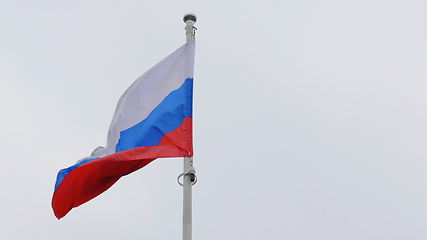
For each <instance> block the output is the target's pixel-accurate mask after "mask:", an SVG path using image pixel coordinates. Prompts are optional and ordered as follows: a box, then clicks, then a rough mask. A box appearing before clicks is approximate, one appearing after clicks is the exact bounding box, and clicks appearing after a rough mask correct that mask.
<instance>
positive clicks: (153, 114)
mask: <svg viewBox="0 0 427 240" xmlns="http://www.w3.org/2000/svg"><path fill="white" fill-rule="evenodd" d="M194 49H195V42H194V41H191V42H189V43H186V44H184V45H183V46H182V47H180V48H178V49H177V50H176V51H174V52H173V53H172V54H170V55H169V56H168V57H166V58H165V59H163V60H162V61H161V62H160V63H158V64H157V65H155V66H154V67H153V68H151V69H150V70H148V71H147V72H146V73H145V74H144V75H142V76H141V77H139V78H138V79H137V80H136V81H135V82H134V83H133V84H132V85H131V86H130V87H129V88H128V89H127V90H126V91H125V93H124V94H123V95H122V97H121V98H120V100H119V102H118V104H117V107H116V110H115V112H114V116H113V120H112V121H111V125H110V129H109V132H108V139H107V145H106V147H98V148H97V149H95V150H94V151H93V153H92V154H91V156H89V157H87V158H84V159H82V160H79V161H78V162H77V163H76V164H74V165H73V166H71V167H68V168H65V169H62V170H60V171H59V173H58V176H57V179H56V183H55V190H54V193H53V197H52V208H53V211H54V213H55V216H56V217H57V218H58V219H60V218H62V217H64V216H65V215H66V214H67V213H68V212H69V211H70V210H71V209H72V208H74V207H78V206H80V205H81V204H83V203H85V202H87V201H89V200H91V199H92V198H94V197H96V196H98V195H99V194H101V193H102V192H104V191H105V190H107V189H108V188H109V187H111V186H112V185H113V184H114V183H115V182H116V181H117V180H119V179H120V178H121V177H122V176H124V175H126V174H129V173H132V172H134V171H136V170H138V169H140V168H142V167H144V166H145V165H147V164H149V163H150V162H151V161H153V160H154V159H156V158H165V157H191V156H193V144H192V97H193V69H194Z"/></svg>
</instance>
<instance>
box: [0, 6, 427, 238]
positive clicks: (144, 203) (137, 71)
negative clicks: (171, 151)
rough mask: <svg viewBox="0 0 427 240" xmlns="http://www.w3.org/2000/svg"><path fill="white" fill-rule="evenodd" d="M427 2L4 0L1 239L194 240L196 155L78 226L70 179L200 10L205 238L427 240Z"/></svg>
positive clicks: (167, 165)
mask: <svg viewBox="0 0 427 240" xmlns="http://www.w3.org/2000/svg"><path fill="white" fill-rule="evenodd" d="M426 8H427V3H426V2H425V1H421V0H419V1H413V0H406V1H403V0H402V1H394V0H387V1H386V0H383V1H379V0H369V1H367V0H362V1H360V0H357V1H356V0H354V1H349V0H345V1H338V0H335V1H332V0H324V1H313V0H311V1H309V0H303V1H268V0H264V1H247V0H246V1H222V0H217V1H195V0H191V1H188V0H187V1H173V0H171V1H162V0H159V1H136V0H133V1H131V0H123V1H100V0H98V1H53V0H52V1H46V0H40V1H29V0H28V1H19V0H18V1H7V0H2V1H0V80H1V87H0V107H1V120H0V123H1V124H0V131H1V133H2V138H1V140H0V144H1V146H2V147H1V149H0V153H1V156H2V161H1V162H2V165H1V169H2V173H1V174H0V189H1V190H2V193H1V198H0V203H1V204H0V212H1V214H0V226H1V231H0V238H1V239H43V240H45V239H47V240H49V239H63V240H67V239H118V238H120V239H161V240H163V239H180V238H181V204H182V192H181V188H180V187H179V186H178V185H177V183H176V177H177V175H178V174H179V173H181V171H182V160H181V159H159V160H157V161H155V162H153V163H151V164H150V165H149V166H147V167H145V168H143V169H142V170H140V171H138V172H135V173H133V174H131V175H129V176H126V177H124V178H122V179H121V180H120V181H119V182H118V183H116V184H115V185H114V186H113V187H112V188H111V189H110V190H108V191H107V192H106V193H104V194H102V195H101V196H99V197H97V198H96V199H94V200H92V201H90V202H89V203H87V204H85V205H83V206H81V207H79V208H77V209H74V210H72V211H71V212H70V213H69V214H68V215H67V216H66V217H65V218H64V219H62V220H61V221H58V220H56V218H55V217H54V215H53V212H52V210H51V207H50V201H51V196H52V192H53V186H54V182H55V178H56V173H57V171H58V170H59V169H61V168H64V167H67V166H70V165H72V164H73V163H74V162H75V161H76V160H78V159H80V158H82V157H85V156H87V155H88V154H90V152H91V151H92V150H93V149H94V148H95V147H96V146H99V145H105V141H106V135H107V130H108V126H109V123H110V120H111V117H112V115H113V111H114V109H115V106H116V102H117V100H118V98H119V97H120V95H121V94H122V93H123V91H124V90H125V89H126V88H127V87H128V86H129V85H130V84H131V83H132V82H133V81H134V80H135V79H136V78H137V77H138V76H139V75H141V74H142V73H143V72H145V71H146V70H147V69H148V68H149V67H151V66H153V65H154V64H155V63H157V62H158V61H159V60H161V59H162V58H163V57H165V56H166V55H168V54H169V53H170V52H172V51H173V50H174V49H176V48H178V47H179V46H180V45H181V44H182V43H184V41H185V36H184V23H183V22H182V20H181V18H182V16H183V15H184V14H185V13H187V12H189V11H191V12H195V13H196V14H197V15H198V17H199V21H198V22H197V24H196V26H197V27H198V29H199V30H198V31H197V47H196V67H195V97H194V121H195V122H194V131H195V136H194V141H195V166H196V170H197V172H198V177H199V182H198V183H197V185H196V186H195V188H194V193H193V196H194V206H193V207H194V208H193V221H194V225H193V229H194V233H193V236H194V239H204V240H217V239H245V240H258V239H292V240H309V239H313V240H314V239H315V240H323V239H324V240H343V239H345V240H359V239H361V240H362V239H363V240H370V239H372V240H378V239H387V240H394V239H398V240H408V239H410V240H418V239H420V240H421V239H423V240H424V239H427V175H426V174H425V172H426V170H427V161H426V158H427V157H426V143H427V125H426V123H427V96H426V91H427V82H426V80H427V70H426V66H427V45H426V42H427V26H426V25H427V15H426V14H425V10H426Z"/></svg>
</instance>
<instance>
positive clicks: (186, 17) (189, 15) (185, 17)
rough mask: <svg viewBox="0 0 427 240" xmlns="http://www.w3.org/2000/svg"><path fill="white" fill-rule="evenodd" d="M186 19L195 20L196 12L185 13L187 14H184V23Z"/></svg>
mask: <svg viewBox="0 0 427 240" xmlns="http://www.w3.org/2000/svg"><path fill="white" fill-rule="evenodd" d="M187 21H193V22H196V21H197V17H196V14H194V13H187V14H185V16H184V22H185V23H186V22H187Z"/></svg>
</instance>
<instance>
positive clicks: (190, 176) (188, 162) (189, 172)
mask: <svg viewBox="0 0 427 240" xmlns="http://www.w3.org/2000/svg"><path fill="white" fill-rule="evenodd" d="M196 20H197V18H196V15H194V14H186V15H185V16H184V22H185V34H186V38H187V41H186V42H187V43H189V42H190V41H192V40H194V39H195V27H194V23H195V22H196ZM182 176H184V178H183V182H182V185H183V214H182V220H183V226H182V239H183V240H191V238H192V236H191V232H192V231H191V225H192V211H191V201H192V196H191V190H192V189H191V188H192V185H193V184H194V183H196V181H197V180H196V175H195V170H194V167H193V157H185V158H184V173H183V174H182ZM178 180H179V179H178Z"/></svg>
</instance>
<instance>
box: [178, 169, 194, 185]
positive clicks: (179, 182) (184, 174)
mask: <svg viewBox="0 0 427 240" xmlns="http://www.w3.org/2000/svg"><path fill="white" fill-rule="evenodd" d="M185 176H189V177H190V181H191V185H194V184H196V183H197V176H196V170H195V169H194V167H193V166H191V167H190V169H189V171H188V172H186V173H181V174H179V175H178V178H177V179H176V180H177V182H178V184H179V185H180V186H181V187H183V186H184V184H183V183H182V182H181V181H180V179H181V178H182V177H185Z"/></svg>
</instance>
